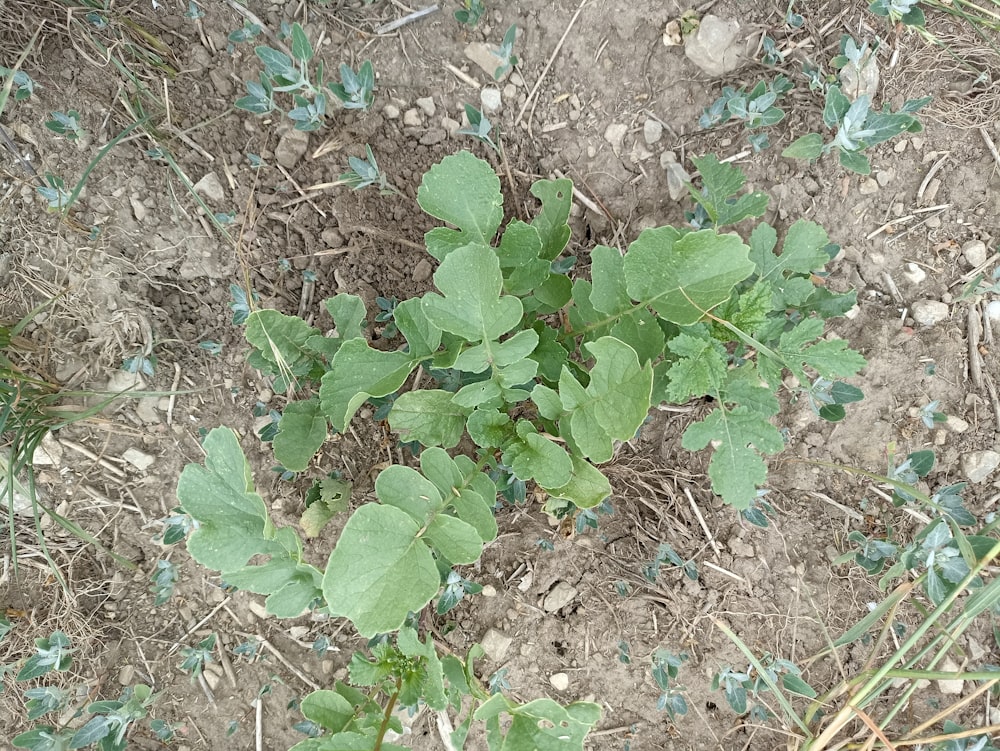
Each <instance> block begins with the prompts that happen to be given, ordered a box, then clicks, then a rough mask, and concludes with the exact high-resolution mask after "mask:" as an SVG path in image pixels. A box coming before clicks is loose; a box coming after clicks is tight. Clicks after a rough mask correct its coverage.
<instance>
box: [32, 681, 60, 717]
mask: <svg viewBox="0 0 1000 751" xmlns="http://www.w3.org/2000/svg"><path fill="white" fill-rule="evenodd" d="M24 698H25V699H26V700H27V701H26V702H25V704H24V708H25V709H27V710H28V719H29V720H37V719H38V718H39V717H41V716H42V715H46V714H48V713H49V712H58V711H59V710H60V709H62V708H63V707H65V706H66V704H67V702H68V701H69V695H68V694H67V692H66V691H64V690H63V689H61V688H59V687H58V686H38V687H36V688H29V689H28V690H27V691H25V692H24Z"/></svg>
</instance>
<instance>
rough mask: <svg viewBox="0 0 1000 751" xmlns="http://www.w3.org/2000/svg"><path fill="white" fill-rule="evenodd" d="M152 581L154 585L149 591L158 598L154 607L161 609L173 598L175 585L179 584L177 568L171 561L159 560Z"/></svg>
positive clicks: (154, 601)
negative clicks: (161, 606) (160, 607)
mask: <svg viewBox="0 0 1000 751" xmlns="http://www.w3.org/2000/svg"><path fill="white" fill-rule="evenodd" d="M150 579H151V580H152V582H153V583H152V584H151V585H150V587H149V591H150V592H152V593H153V594H154V595H155V596H156V597H155V599H154V600H153V605H154V606H156V607H159V606H160V605H163V604H164V603H165V602H167V600H169V599H170V598H171V597H173V594H174V585H176V584H177V579H178V575H177V567H176V566H175V565H174V564H173V563H171V562H170V561H166V560H159V561H157V562H156V569H155V570H154V571H153V575H152V576H151V577H150Z"/></svg>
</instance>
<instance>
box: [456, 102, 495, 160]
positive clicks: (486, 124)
mask: <svg viewBox="0 0 1000 751" xmlns="http://www.w3.org/2000/svg"><path fill="white" fill-rule="evenodd" d="M465 116H466V117H467V118H468V119H469V127H468V128H462V129H461V130H459V131H458V133H459V134H460V135H463V136H472V137H473V138H475V139H476V140H477V141H479V142H481V143H485V144H486V145H487V146H489V147H490V148H491V149H493V150H494V151H495V152H497V153H498V154H499V153H500V149H499V148H498V147H497V145H496V144H495V143H494V142H493V139H492V138H491V137H490V132H491V131H492V130H493V123H491V122H490V119H489V118H488V117H486V115H485V114H483V112H482V111H481V110H478V109H476V108H475V107H473V106H472V105H471V104H466V105H465Z"/></svg>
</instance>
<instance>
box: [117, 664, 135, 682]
mask: <svg viewBox="0 0 1000 751" xmlns="http://www.w3.org/2000/svg"><path fill="white" fill-rule="evenodd" d="M133 680H135V666H134V665H122V669H121V670H119V671H118V685H119V686H131V685H132V681H133Z"/></svg>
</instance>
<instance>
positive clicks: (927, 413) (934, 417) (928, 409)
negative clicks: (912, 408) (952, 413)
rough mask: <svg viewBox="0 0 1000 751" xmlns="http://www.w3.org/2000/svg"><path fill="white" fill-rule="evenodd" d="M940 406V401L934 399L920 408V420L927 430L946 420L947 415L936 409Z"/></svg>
mask: <svg viewBox="0 0 1000 751" xmlns="http://www.w3.org/2000/svg"><path fill="white" fill-rule="evenodd" d="M940 406H941V402H939V401H938V400H937V399H935V400H934V401H932V402H929V403H928V404H925V405H924V406H923V407H921V408H920V421H921V422H922V423H923V424H924V427H926V428H927V429H928V430H930V429H933V428H934V426H936V425H939V424H940V423H943V422H948V415H946V414H945V413H944V412H941V411H939V410H938V407H940Z"/></svg>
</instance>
